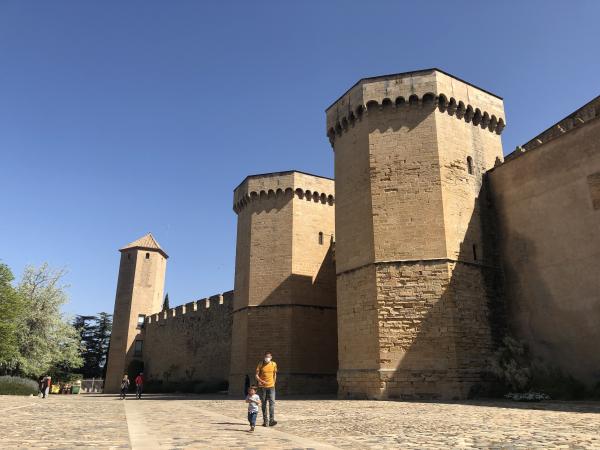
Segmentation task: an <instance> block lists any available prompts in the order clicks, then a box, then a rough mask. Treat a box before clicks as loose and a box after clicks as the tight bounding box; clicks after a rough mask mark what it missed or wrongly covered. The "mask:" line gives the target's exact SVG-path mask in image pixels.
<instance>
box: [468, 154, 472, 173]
mask: <svg viewBox="0 0 600 450" xmlns="http://www.w3.org/2000/svg"><path fill="white" fill-rule="evenodd" d="M467 169H468V171H469V175H473V158H471V157H470V156H467Z"/></svg>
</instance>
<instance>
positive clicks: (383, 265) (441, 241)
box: [327, 69, 505, 398]
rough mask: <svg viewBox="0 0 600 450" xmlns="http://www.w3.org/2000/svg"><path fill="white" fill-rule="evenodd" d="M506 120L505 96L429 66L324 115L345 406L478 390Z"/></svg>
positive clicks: (365, 87) (488, 341) (350, 95)
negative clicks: (494, 186)
mask: <svg viewBox="0 0 600 450" xmlns="http://www.w3.org/2000/svg"><path fill="white" fill-rule="evenodd" d="M504 122H505V119H504V109H503V102H502V99H501V98H500V97H497V96H496V95H494V94H491V93H489V92H486V91H484V90H483V89H480V88H477V87H475V86H473V85H471V84H469V83H467V82H464V81H462V80H460V79H458V78H455V77H453V76H451V75H449V74H446V73H444V72H442V71H440V70H437V69H429V70H423V71H417V72H408V73H402V74H395V75H388V76H381V77H374V78H366V79H362V80H360V81H359V82H358V83H356V84H355V85H354V86H353V87H352V88H351V89H350V90H348V91H347V92H346V93H345V94H344V95H343V96H342V97H341V98H339V99H338V100H337V101H336V102H335V103H334V104H333V105H331V106H330V107H329V108H328V109H327V134H328V136H329V139H330V142H331V144H332V147H333V149H334V152H335V183H336V211H335V215H336V218H335V221H336V269H337V298H338V301H337V306H338V342H339V363H340V366H339V371H338V382H339V389H340V390H339V392H340V394H341V395H342V396H349V397H368V398H390V397H399V398H462V397H466V396H468V394H469V392H470V390H471V389H472V388H473V387H474V386H475V385H477V384H478V383H479V382H480V381H481V373H482V369H483V368H484V366H485V364H486V363H485V358H486V357H487V356H488V355H489V354H490V350H491V349H492V347H493V343H494V336H495V334H494V321H495V318H494V314H495V313H494V310H495V308H496V305H497V304H498V299H499V294H498V292H497V290H496V284H495V281H494V280H495V277H496V272H497V269H496V259H495V257H494V251H493V248H492V246H491V245H490V244H491V243H492V241H493V231H491V230H490V229H489V228H488V227H487V226H486V224H487V221H486V217H487V208H488V204H487V202H486V201H485V191H484V189H483V187H484V183H483V182H482V180H483V175H484V173H485V172H486V170H488V169H490V168H491V167H493V166H494V164H495V162H496V161H497V160H502V144H501V140H500V133H501V132H502V129H503V128H504Z"/></svg>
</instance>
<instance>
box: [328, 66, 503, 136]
mask: <svg viewBox="0 0 600 450" xmlns="http://www.w3.org/2000/svg"><path fill="white" fill-rule="evenodd" d="M427 107H428V108H431V109H432V110H434V109H435V108H438V109H439V111H440V112H442V113H447V114H448V115H450V116H453V117H455V118H456V119H459V120H464V121H465V122H467V123H471V124H472V125H473V126H478V127H481V128H482V129H487V130H489V131H490V132H493V133H497V134H501V133H502V130H504V127H505V119H504V107H503V102H502V99H501V98H500V97H498V96H496V95H494V94H491V93H490V92H487V91H484V90H483V89H481V88H478V87H476V86H474V85H472V84H470V83H467V82H465V81H463V80H460V79H459V78H456V77H453V76H451V75H449V74H447V73H445V72H443V71H441V70H439V69H428V70H421V71H416V72H406V73H400V74H394V75H385V76H381V77H373V78H364V79H362V80H360V81H358V83H356V84H355V85H354V86H353V87H352V88H350V89H349V90H348V91H347V92H346V93H345V94H344V95H342V96H341V97H340V98H339V99H338V100H337V101H336V102H335V103H333V104H332V105H331V106H330V107H329V108H327V136H328V137H329V141H330V142H331V144H332V145H333V142H334V141H335V138H336V137H339V136H341V135H342V134H343V133H344V132H345V131H346V130H348V129H349V128H351V127H354V126H355V125H356V124H357V123H359V122H360V121H361V120H362V119H363V118H365V117H367V116H368V115H369V113H370V112H373V111H389V112H397V111H400V110H409V109H410V108H427Z"/></svg>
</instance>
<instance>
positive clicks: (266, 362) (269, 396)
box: [246, 352, 277, 432]
mask: <svg viewBox="0 0 600 450" xmlns="http://www.w3.org/2000/svg"><path fill="white" fill-rule="evenodd" d="M255 378H256V381H258V386H255V385H251V386H249V387H248V395H247V396H246V403H248V422H250V431H251V432H252V431H254V427H256V418H257V416H258V407H259V406H260V407H261V409H262V416H263V424H262V425H263V427H273V426H275V425H277V421H276V420H275V383H276V382H277V363H276V362H275V361H273V355H272V354H271V352H265V356H264V358H263V360H262V361H261V362H260V363H258V366H257V367H256V374H255ZM257 392H258V394H257ZM267 403H268V404H269V410H268V414H267Z"/></svg>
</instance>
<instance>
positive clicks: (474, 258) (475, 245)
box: [473, 244, 477, 261]
mask: <svg viewBox="0 0 600 450" xmlns="http://www.w3.org/2000/svg"><path fill="white" fill-rule="evenodd" d="M473 261H477V244H473Z"/></svg>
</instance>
